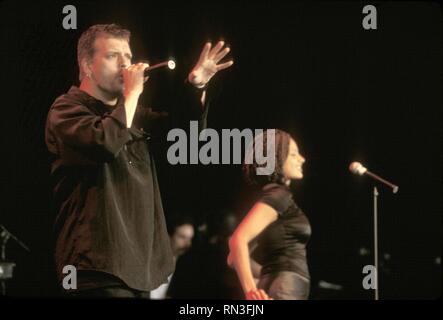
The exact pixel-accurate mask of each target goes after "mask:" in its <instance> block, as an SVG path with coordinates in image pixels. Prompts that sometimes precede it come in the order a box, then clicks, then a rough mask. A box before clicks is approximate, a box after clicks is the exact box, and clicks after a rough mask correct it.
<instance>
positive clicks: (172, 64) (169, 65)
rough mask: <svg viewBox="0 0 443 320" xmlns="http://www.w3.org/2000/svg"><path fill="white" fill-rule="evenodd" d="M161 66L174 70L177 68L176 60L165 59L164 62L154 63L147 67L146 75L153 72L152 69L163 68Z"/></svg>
mask: <svg viewBox="0 0 443 320" xmlns="http://www.w3.org/2000/svg"><path fill="white" fill-rule="evenodd" d="M161 67H167V68H168V69H169V70H174V69H175V61H174V60H168V61H164V62H160V63H157V64H154V65H153V66H150V67H147V68H146V69H145V77H146V76H148V75H149V72H151V71H152V70H155V69H158V68H161Z"/></svg>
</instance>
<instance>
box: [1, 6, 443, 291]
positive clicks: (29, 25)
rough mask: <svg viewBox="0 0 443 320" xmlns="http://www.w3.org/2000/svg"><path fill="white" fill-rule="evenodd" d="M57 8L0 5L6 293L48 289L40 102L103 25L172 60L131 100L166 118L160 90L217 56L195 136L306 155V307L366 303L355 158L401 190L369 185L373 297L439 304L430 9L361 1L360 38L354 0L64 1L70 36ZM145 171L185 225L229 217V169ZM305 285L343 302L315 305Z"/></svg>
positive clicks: (48, 219)
mask: <svg viewBox="0 0 443 320" xmlns="http://www.w3.org/2000/svg"><path fill="white" fill-rule="evenodd" d="M66 4H68V3H63V2H60V3H54V2H51V3H49V2H48V3H41V2H39V3H34V4H32V3H20V2H10V1H5V2H2V3H1V4H0V10H1V32H2V44H3V45H2V50H1V51H2V59H1V61H2V70H3V72H2V74H1V77H2V98H3V106H2V113H3V116H2V117H1V118H2V129H3V130H2V131H3V132H2V135H1V138H2V146H3V157H2V160H3V162H4V164H3V166H2V169H3V170H2V180H1V181H2V183H1V188H2V190H1V191H2V201H1V212H0V223H1V224H3V225H4V226H6V227H7V228H8V229H9V231H11V232H12V233H14V234H15V235H16V236H18V237H19V238H20V239H21V240H23V241H24V242H25V243H26V244H28V246H29V247H30V248H31V250H32V252H31V253H30V254H28V253H26V252H24V251H23V250H21V249H20V248H19V247H18V246H17V245H16V244H15V243H13V241H12V240H11V241H10V242H9V243H8V247H7V250H8V251H7V252H8V257H9V259H10V260H13V261H15V262H16V263H17V267H16V273H15V279H13V280H12V281H10V282H9V283H8V292H9V294H11V295H20V296H23V295H24V296H29V295H31V296H45V295H52V294H54V292H55V285H54V279H53V275H52V265H51V252H50V251H51V241H52V238H51V224H52V221H53V219H54V217H53V213H52V212H51V209H50V182H49V179H48V172H49V160H50V157H49V154H48V153H47V151H46V147H45V145H44V123H45V119H46V114H47V110H48V108H49V106H50V105H51V103H52V102H53V100H54V99H55V98H56V97H57V96H58V95H60V94H62V93H64V92H66V91H67V90H68V89H69V87H70V86H71V85H72V84H78V82H77V76H78V68H77V64H76V44H77V40H78V37H79V36H80V34H81V32H82V31H84V30H85V29H86V28H87V27H89V26H90V25H92V24H96V23H111V22H115V23H119V24H121V25H123V26H125V27H127V28H128V29H130V30H131V31H132V34H133V37H132V41H131V46H132V51H133V53H134V54H135V60H137V59H142V58H148V59H149V60H150V61H151V63H154V62H158V61H162V60H164V59H166V58H169V57H174V58H175V59H176V60H177V63H178V68H177V70H176V71H175V72H174V73H170V74H167V73H166V72H165V73H161V72H159V73H158V74H157V76H153V77H152V78H151V79H150V82H149V84H148V85H147V87H146V89H145V92H146V93H145V96H144V100H145V101H146V102H147V103H149V104H151V105H153V106H154V107H156V108H160V109H165V110H170V109H172V108H174V105H173V104H172V101H173V99H172V98H171V97H172V96H173V93H174V87H175V85H177V83H178V82H180V81H182V79H183V77H184V76H185V75H186V72H188V71H189V70H190V68H191V67H192V64H193V63H194V62H195V61H196V59H197V57H198V53H199V52H200V50H201V47H202V46H203V44H204V42H205V41H206V40H212V41H216V40H218V39H219V38H224V39H225V40H226V41H227V42H228V43H229V45H230V46H231V48H232V55H231V56H232V57H233V58H234V60H235V64H234V66H233V67H232V68H231V69H230V70H229V71H226V72H224V73H222V74H220V75H217V76H216V78H215V79H214V85H216V86H217V88H219V90H218V94H217V97H216V99H215V102H214V105H213V106H212V107H211V110H210V113H209V123H208V124H209V127H212V128H215V129H217V130H221V129H222V128H240V129H243V128H272V127H277V128H282V129H285V130H287V131H289V132H291V133H292V134H293V135H294V136H295V137H296V139H297V141H298V143H299V145H300V148H301V152H302V154H304V155H305V157H306V158H307V163H306V164H305V170H304V171H305V179H304V180H303V181H301V182H299V183H297V184H296V185H295V186H294V187H293V189H294V194H295V198H296V201H297V203H298V204H299V205H300V206H301V207H302V208H303V209H304V211H305V212H306V213H307V214H308V216H309V219H310V220H311V224H312V228H313V235H312V239H311V242H310V244H309V248H308V254H309V264H310V269H311V273H312V277H313V298H318V299H320V298H328V297H329V298H337V299H340V298H348V299H370V298H372V295H373V293H371V292H368V291H365V290H363V289H362V287H361V281H362V277H363V275H362V267H363V265H365V264H366V263H371V261H372V260H371V259H372V258H371V257H372V256H371V255H372V253H371V252H372V251H371V250H372V195H371V192H372V184H371V182H370V181H368V180H366V179H362V178H360V177H356V176H353V175H351V174H350V173H349V171H348V169H347V167H348V165H349V163H350V162H351V161H354V160H357V161H361V162H362V163H364V164H366V165H367V166H368V167H369V168H370V169H371V170H372V171H374V172H377V173H379V174H380V175H382V176H385V177H387V178H388V179H390V180H392V181H394V182H396V183H397V184H398V185H399V186H400V192H399V193H398V194H397V195H392V193H390V192H389V190H387V189H385V188H384V187H379V191H380V197H379V202H380V206H379V215H380V216H379V223H380V229H379V233H380V252H381V255H382V263H383V264H384V269H383V270H384V271H383V273H382V275H381V296H382V298H386V299H403V298H407V299H422V298H434V297H437V296H439V295H440V282H441V266H440V262H439V260H438V257H440V256H441V177H442V175H441V167H442V165H441V164H442V155H441V126H442V125H441V124H442V121H441V107H442V103H441V78H440V77H441V57H442V50H441V49H442V48H441V39H442V32H441V31H442V30H443V29H442V19H441V7H440V6H439V5H438V4H437V3H419V4H417V3H414V2H405V3H389V4H387V3H386V4H383V3H378V2H375V3H373V4H375V5H376V7H377V9H378V29H377V30H371V31H367V30H363V28H362V24H361V21H362V17H363V15H362V7H363V6H364V4H366V3H360V2H356V3H354V2H341V3H338V2H337V3H321V2H318V3H290V2H288V3H285V2H271V1H261V2H250V3H247V2H187V4H181V5H177V4H168V3H165V4H163V5H159V4H155V5H154V4H153V3H152V2H151V3H146V2H145V3H144V2H133V3H131V2H125V3H124V4H123V3H122V4H109V3H106V2H97V3H92V2H69V4H73V5H75V6H76V8H77V14H78V29H77V30H64V29H63V28H62V19H63V16H64V15H63V14H62V8H63V6H64V5H66ZM163 160H164V159H163ZM159 167H160V168H159V170H160V179H161V180H160V185H161V189H162V195H163V201H164V205H165V208H166V212H167V213H168V212H172V211H177V210H178V211H183V212H184V211H186V212H191V213H192V214H193V215H194V216H195V217H196V219H197V220H198V222H199V223H204V222H205V221H206V220H208V219H210V218H214V215H217V212H219V211H220V209H223V208H228V209H229V208H231V207H232V204H233V203H234V202H235V199H236V198H237V196H238V194H239V191H240V189H241V187H240V186H241V175H240V173H241V171H240V168H239V166H237V165H212V166H182V167H172V166H170V165H168V164H167V163H165V162H164V161H163V162H162V161H159ZM360 248H367V249H368V250H369V252H370V253H369V254H370V255H369V256H366V257H364V256H362V255H361V254H360V253H359V252H360ZM385 254H389V256H386V255H385ZM320 280H325V281H328V282H332V283H337V284H341V285H343V286H344V290H343V291H341V292H339V293H336V294H333V293H332V294H329V295H328V294H327V293H322V291H321V290H317V289H316V288H317V283H318V281H320Z"/></svg>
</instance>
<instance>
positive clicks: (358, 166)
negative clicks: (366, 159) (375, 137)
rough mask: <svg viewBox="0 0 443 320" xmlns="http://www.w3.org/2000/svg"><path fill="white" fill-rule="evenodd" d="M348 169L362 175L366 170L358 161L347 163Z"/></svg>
mask: <svg viewBox="0 0 443 320" xmlns="http://www.w3.org/2000/svg"><path fill="white" fill-rule="evenodd" d="M349 171H351V172H352V173H355V174H358V175H363V174H364V173H365V172H366V171H367V169H366V168H365V167H363V165H362V164H361V163H360V162H352V163H351V164H350V165H349Z"/></svg>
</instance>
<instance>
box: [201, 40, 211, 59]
mask: <svg viewBox="0 0 443 320" xmlns="http://www.w3.org/2000/svg"><path fill="white" fill-rule="evenodd" d="M211 46H212V44H211V43H210V42H206V43H205V45H204V47H203V50H202V53H201V54H200V58H199V60H198V64H200V63H202V62H203V61H204V60H206V59H208V54H209V51H210V50H211Z"/></svg>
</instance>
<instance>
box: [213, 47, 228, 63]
mask: <svg viewBox="0 0 443 320" xmlns="http://www.w3.org/2000/svg"><path fill="white" fill-rule="evenodd" d="M229 51H231V49H230V48H229V47H228V48H224V49H223V50H222V51H220V52H219V53H217V55H216V56H215V57H214V59H213V60H214V62H215V63H217V62H219V61H220V60H221V59H223V58H224V57H225V56H226V55H227V54H228V53H229Z"/></svg>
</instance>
